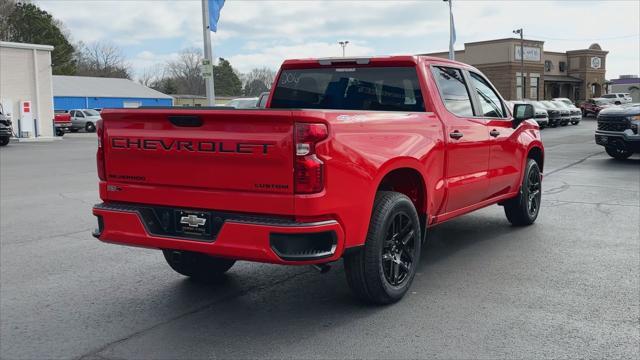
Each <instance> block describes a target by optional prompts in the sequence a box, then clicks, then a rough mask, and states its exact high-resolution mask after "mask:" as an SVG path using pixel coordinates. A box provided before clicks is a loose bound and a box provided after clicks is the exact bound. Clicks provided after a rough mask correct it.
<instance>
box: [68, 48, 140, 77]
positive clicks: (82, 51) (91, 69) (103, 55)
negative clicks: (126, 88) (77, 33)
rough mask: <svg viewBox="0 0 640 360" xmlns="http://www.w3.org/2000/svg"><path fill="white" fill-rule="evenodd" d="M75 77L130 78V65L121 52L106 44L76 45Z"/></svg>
mask: <svg viewBox="0 0 640 360" xmlns="http://www.w3.org/2000/svg"><path fill="white" fill-rule="evenodd" d="M76 48H77V51H76V60H77V66H78V69H77V73H76V74H77V75H80V76H97V77H116V78H126V79H130V78H131V65H130V64H129V63H128V62H127V61H126V59H125V57H124V55H123V54H122V50H120V48H119V47H117V46H115V45H113V44H111V43H108V42H95V43H93V44H91V45H86V44H84V43H82V42H80V43H78V44H77V45H76Z"/></svg>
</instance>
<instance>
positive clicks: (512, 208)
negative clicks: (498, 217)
mask: <svg viewBox="0 0 640 360" xmlns="http://www.w3.org/2000/svg"><path fill="white" fill-rule="evenodd" d="M541 180H542V177H541V175H540V168H539V167H538V163H536V161H535V160H533V159H529V160H528V161H527V165H526V167H525V171H524V178H523V179H522V186H521V187H520V193H519V194H518V196H517V197H515V198H513V199H510V200H509V201H507V202H506V203H505V204H504V213H505V215H506V216H507V220H509V222H510V223H511V224H512V225H514V226H527V225H531V224H533V223H534V222H535V221H536V219H537V218H538V213H539V212H540V203H541V200H542V181H541Z"/></svg>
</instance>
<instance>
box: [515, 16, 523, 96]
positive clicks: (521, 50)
mask: <svg viewBox="0 0 640 360" xmlns="http://www.w3.org/2000/svg"><path fill="white" fill-rule="evenodd" d="M513 33H514V34H520V76H521V77H522V80H521V81H522V99H524V98H525V97H526V96H524V89H525V86H524V82H525V77H524V31H522V28H520V29H517V30H513ZM516 95H517V94H516ZM522 99H519V100H522Z"/></svg>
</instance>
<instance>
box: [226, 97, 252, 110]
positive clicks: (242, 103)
mask: <svg viewBox="0 0 640 360" xmlns="http://www.w3.org/2000/svg"><path fill="white" fill-rule="evenodd" d="M225 106H230V107H233V108H236V109H255V108H257V107H258V98H257V97H254V98H237V99H233V100H231V101H229V102H228V103H226V104H225Z"/></svg>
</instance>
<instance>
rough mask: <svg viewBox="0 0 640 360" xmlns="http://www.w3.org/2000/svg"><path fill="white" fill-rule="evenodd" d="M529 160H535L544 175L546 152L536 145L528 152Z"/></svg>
mask: <svg viewBox="0 0 640 360" xmlns="http://www.w3.org/2000/svg"><path fill="white" fill-rule="evenodd" d="M527 159H533V160H534V161H535V162H536V163H537V164H538V168H540V172H541V173H543V174H544V151H543V150H542V148H541V147H539V146H536V145H534V146H533V147H532V148H530V149H529V151H528V152H527ZM525 164H526V161H525Z"/></svg>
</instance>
